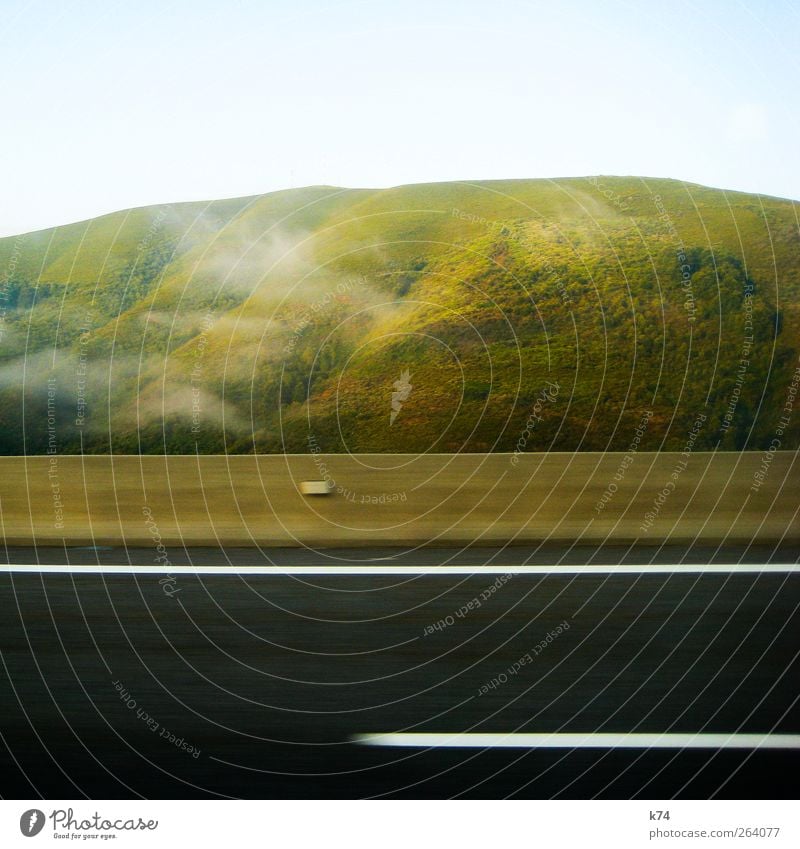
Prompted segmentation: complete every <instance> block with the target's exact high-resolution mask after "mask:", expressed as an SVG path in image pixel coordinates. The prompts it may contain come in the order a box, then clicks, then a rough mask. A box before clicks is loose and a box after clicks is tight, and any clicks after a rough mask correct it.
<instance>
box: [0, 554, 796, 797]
mask: <svg viewBox="0 0 800 849" xmlns="http://www.w3.org/2000/svg"><path fill="white" fill-rule="evenodd" d="M189 554H191V563H192V564H194V565H195V566H198V565H202V566H203V568H206V569H213V568H214V567H215V564H216V565H220V567H221V568H220V569H218V570H217V573H215V574H209V573H206V574H194V573H192V566H191V565H189V563H188V561H189V556H188V555H187V553H186V552H184V553H183V560H182V561H181V557H180V556H179V553H178V552H171V553H170V563H169V566H170V571H163V570H162V571H155V572H154V571H147V569H145V570H143V571H141V572H140V573H137V574H130V573H129V572H127V571H126V568H127V567H126V566H125V564H126V563H127V562H134V563H138V564H142V565H145V566H147V565H149V566H150V567H152V559H153V558H152V550H143V551H141V552H136V551H128V552H122V551H118V550H111V551H95V550H85V549H77V550H68V551H66V552H64V551H60V552H59V551H48V550H45V549H40V550H39V551H32V550H29V549H28V550H23V549H18V550H10V551H9V552H8V557H7V561H8V562H11V563H16V564H26V563H27V564H29V565H33V566H36V564H37V562H38V564H45V563H48V564H49V563H59V562H60V563H62V564H63V563H65V562H66V561H67V560H69V561H70V563H71V564H72V565H71V566H69V567H68V568H66V569H65V571H63V572H60V573H53V572H42V571H36V570H33V571H30V570H29V571H9V568H8V567H5V568H6V571H4V572H2V573H0V611H1V612H2V617H0V647H1V648H2V655H3V666H2V669H1V670H0V676H2V682H3V683H2V685H0V710H2V716H3V724H2V734H3V743H4V746H5V751H4V752H3V755H2V758H0V766H1V767H2V768H0V791H1V792H2V795H3V796H5V797H9V796H12V797H15V798H20V797H26V798H27V797H36V796H39V795H41V796H46V797H51V798H53V797H56V798H75V797H81V796H84V795H85V796H88V797H95V798H114V797H127V796H144V797H160V798H172V797H175V798H180V797H186V796H210V797H215V796H235V797H253V798H273V797H304V798H316V797H336V798H339V797H341V798H352V797H365V796H370V797H371V796H410V797H450V796H462V797H500V796H503V797H504V796H513V797H537V798H551V797H560V798H567V797H576V798H591V797H594V796H598V797H615V798H629V797H634V796H638V797H642V798H669V797H675V796H688V797H701V798H705V797H707V796H712V795H716V796H720V797H731V798H734V797H744V798H759V797H769V798H775V797H780V796H782V795H784V794H786V795H788V796H792V795H794V793H795V790H794V785H793V784H792V782H791V781H788V780H787V779H786V776H788V775H791V774H792V773H791V772H790V771H791V770H797V768H798V767H800V750H798V748H796V744H797V738H796V737H794V738H793V737H790V736H785V737H784V736H782V735H797V734H798V733H800V705H798V696H800V685H798V681H799V680H800V674H799V673H800V658H798V651H799V650H800V638H799V635H800V609H799V607H800V574H798V572H797V571H796V567H794V568H788V567H786V568H781V567H780V566H777V565H776V564H779V563H783V564H794V563H796V562H797V559H798V558H797V552H796V551H794V550H791V549H784V550H781V551H778V552H776V551H775V550H773V549H769V550H764V549H761V550H757V549H750V550H749V551H744V550H739V551H734V550H728V549H726V550H714V551H706V552H703V554H704V556H702V557H701V556H699V553H698V552H695V553H694V556H692V555H691V553H690V552H687V551H682V552H680V551H677V550H669V549H662V550H660V551H658V550H654V549H622V550H620V549H619V548H615V549H606V550H604V551H601V552H598V551H596V550H587V549H572V550H571V551H570V552H569V554H568V556H565V555H567V552H565V551H562V552H561V553H560V554H559V553H558V552H557V551H555V550H540V551H539V552H537V553H535V554H534V553H533V552H528V553H525V552H524V551H522V550H520V549H510V550H506V551H499V550H495V551H491V550H484V551H475V550H473V551H469V552H464V553H460V554H459V553H457V552H454V551H451V550H446V549H444V550H441V549H440V550H427V551H425V552H421V553H417V554H416V555H408V554H406V555H404V556H403V557H401V558H397V559H393V558H391V556H390V555H391V553H390V552H386V551H375V552H365V551H364V550H360V552H359V554H360V557H361V561H360V562H357V561H356V558H355V557H353V556H352V554H353V553H352V552H343V551H338V552H326V553H323V554H320V555H313V554H311V553H308V552H306V553H305V554H302V553H300V552H297V551H296V550H295V551H287V552H283V553H281V552H278V553H277V555H276V553H275V552H272V562H273V563H275V562H278V566H277V567H271V566H269V565H267V566H266V569H271V568H277V569H278V570H280V573H278V572H273V573H270V574H263V571H264V569H265V567H264V563H263V560H259V558H258V557H257V556H256V553H254V552H253V551H252V550H250V551H249V553H248V552H229V553H228V555H229V556H228V557H227V560H229V561H231V562H232V563H233V564H234V565H229V564H226V562H225V560H223V559H222V558H221V557H220V556H219V552H214V551H206V552H198V551H193V552H189ZM367 555H371V556H367ZM246 558H247V559H249V561H250V563H251V564H254V565H256V566H257V568H259V569H261V571H262V573H257V572H254V571H245V570H244V567H243V562H244V561H245V559H246ZM365 560H372V561H373V564H372V565H369V564H368V563H365V562H364V561H365ZM98 561H99V562H100V564H101V565H102V568H103V569H104V571H96V570H97V568H98V567H97V563H98ZM613 561H616V562H613ZM637 561H638V563H637ZM712 562H713V563H715V564H716V565H715V566H714V567H713V569H714V570H713V571H708V570H706V569H705V566H706V565H707V564H710V563H712ZM80 563H82V564H83V565H80ZM331 563H333V564H334V565H336V566H337V567H338V569H339V571H338V572H337V573H332V572H331V571H330V568H329V567H330V564H331ZM109 564H110V565H109ZM444 564H447V568H446V569H443V568H442V567H443V565H444ZM521 564H526V565H528V566H530V565H533V566H534V567H535V569H534V570H533V571H527V572H526V571H525V566H522V568H520V567H521ZM618 564H625V565H624V569H623V570H621V569H620V568H618ZM682 564H683V565H682ZM686 564H690V565H689V566H688V567H687V565H686ZM691 564H696V565H691ZM768 564H772V565H771V566H770V565H768ZM587 565H589V566H591V567H592V568H593V569H595V570H596V571H592V572H586V571H585V570H584V571H582V568H581V567H585V566H587ZM304 566H305V567H311V568H310V570H309V569H308V568H306V569H304V568H303V567H304ZM762 566H763V568H762ZM14 568H17V567H14ZM20 568H21V567H20ZM37 568H38V569H40V570H41V569H42V568H44V567H42V566H39V567H37ZM92 569H94V570H95V571H88V570H92ZM463 733H469V734H473V735H477V734H480V735H483V736H481V737H478V738H470V737H467V738H464V740H462V741H458V740H456V742H466V743H467V745H466V746H459V747H456V748H452V747H451V746H452V745H453V742H454V738H453V737H452V735H454V734H463ZM386 734H392V735H397V734H401V735H409V734H426V735H436V736H433V737H431V736H427V737H424V738H414V737H409V736H400V737H397V736H394V737H392V738H386V737H383V738H381V739H379V740H371V739H370V738H369V735H386ZM510 734H517V735H521V734H529V735H530V734H535V735H542V734H546V735H573V736H571V737H558V736H556V737H551V738H550V739H549V742H547V741H545V740H544V739H543V738H542V737H536V738H526V737H509V735H510ZM630 734H640V735H648V736H645V737H641V738H637V737H628V738H627V742H628V745H631V744H633V745H634V746H635V747H634V748H621V747H620V746H619V743H617V744H615V743H613V742H610V741H614V740H619V739H620V738H617V737H609V736H607V735H630ZM664 734H667V735H684V736H683V737H671V736H666V737H663V736H661V737H660V735H664ZM365 735H367V736H365ZM443 735H444V736H443ZM574 735H578V736H577V737H575V736H574ZM603 735H605V736H603ZM653 735H656V737H654V736H653ZM685 735H689V737H690V738H691V740H693V741H694V742H693V743H692V742H687V737H686V736H685ZM696 735H724V737H722V738H720V737H718V736H717V737H702V736H701V737H698V736H696ZM744 735H756V736H755V737H753V736H750V737H747V736H744ZM658 737H660V742H659V739H656V738H658ZM622 739H623V743H624V739H625V738H622ZM509 740H511V741H512V742H513V747H512V748H507V746H508V744H509ZM531 740H534V741H538V742H535V743H532V742H531ZM722 740H725V741H727V744H724V745H723V744H722V743H721V741H722ZM503 741H504V743H503ZM581 741H582V742H581ZM737 741H738V742H737ZM783 741H789V742H788V743H786V744H784V742H783ZM370 742H372V743H377V745H369V743H370ZM389 742H391V743H392V745H386V744H387V743H389ZM501 743H503V745H501ZM654 745H655V746H657V748H654V747H653V746H654ZM687 745H688V746H691V747H690V748H687ZM736 745H741V746H742V748H735V746H736ZM770 745H778V746H779V747H780V748H766V746H770ZM553 746H555V748H553ZM695 746H700V748H696V747H695Z"/></svg>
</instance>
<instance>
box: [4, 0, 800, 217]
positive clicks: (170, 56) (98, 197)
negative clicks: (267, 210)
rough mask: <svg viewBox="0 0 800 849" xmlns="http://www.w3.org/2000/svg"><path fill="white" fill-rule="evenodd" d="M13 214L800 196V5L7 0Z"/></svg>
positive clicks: (8, 194)
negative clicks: (543, 194)
mask: <svg viewBox="0 0 800 849" xmlns="http://www.w3.org/2000/svg"><path fill="white" fill-rule="evenodd" d="M0 9H2V12H3V14H2V29H1V30H0V73H1V74H2V80H3V90H2V91H3V94H2V111H0V116H1V117H0V151H2V156H1V157H0V182H1V184H2V192H3V203H2V206H1V207H0V234H11V233H18V232H22V231H26V230H30V229H35V228H40V227H45V226H49V225H52V224H59V223H66V222H69V221H74V220H78V219H82V218H87V217H90V216H93V215H97V214H100V213H103V212H108V211H111V210H114V209H121V208H124V207H129V206H139V205H142V204H149V203H159V202H169V201H179V200H197V199H206V198H217V197H230V196H235V195H245V194H254V193H258V192H265V191H271V190H275V189H281V188H287V187H292V186H303V185H309V184H316V183H326V184H332V185H343V186H390V185H396V184H399V183H410V182H424V181H432V180H457V179H468V180H471V179H487V178H501V177H558V176H572V175H586V174H637V175H644V176H659V177H676V178H680V179H684V180H690V181H694V182H700V183H706V184H708V185H713V186H720V187H724V188H732V189H743V190H747V191H753V192H760V193H764V194H774V195H781V196H787V197H793V198H800V166H799V165H798V161H797V158H798V149H800V144H799V143H798V141H799V139H800V133H798V130H799V129H800V109H799V108H798V107H800V94H798V92H800V55H799V54H798V50H797V48H798V45H800V6H798V4H797V3H796V2H794V0H774V2H773V0H747V1H746V2H737V0H730V2H713V1H712V0H702V2H695V3H691V2H685V0H670V2H663V1H662V0H659V2H653V3H648V2H636V0H631V1H630V2H621V0H608V2H579V0H565V2H552V0H551V1H550V2H538V0H484V2H472V0H443V2H436V0H429V2H417V0H411V1H410V2H408V1H407V0H402V2H401V1H400V0H396V2H384V0H370V2H352V0H344V2H317V0H311V2H310V1H309V0H295V2H280V3H278V2H270V0H262V2H255V1H254V0H253V2H251V0H240V2H237V0H232V2H224V3H223V2H218V3H213V2H207V1H206V0H191V2H190V1H189V0H177V2H169V0H166V2H163V3H162V2H149V0H137V2H115V0H98V2H94V0H77V2H76V0H73V2H68V0H62V2H50V0H48V1H47V2H41V0H40V2H36V1H35V0H34V2H23V0H0Z"/></svg>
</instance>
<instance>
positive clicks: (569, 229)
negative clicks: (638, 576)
mask: <svg viewBox="0 0 800 849" xmlns="http://www.w3.org/2000/svg"><path fill="white" fill-rule="evenodd" d="M681 246H683V249H684V251H685V254H686V259H685V260H679V259H678V255H679V253H680V252H681ZM681 265H685V266H686V268H687V269H688V270H689V273H690V279H689V282H688V289H684V288H683V287H682V285H681V283H682V276H681ZM0 269H2V270H4V272H5V273H4V274H3V277H2V278H0V281H2V287H3V294H4V297H5V299H4V300H2V301H0V308H2V309H3V316H2V341H1V342H0V403H1V406H0V434H2V436H0V439H1V440H2V442H0V451H2V452H3V453H22V452H23V451H27V452H29V453H32V452H44V451H46V450H47V448H48V445H55V446H56V447H57V449H58V450H60V451H80V450H83V451H90V452H106V451H109V450H113V451H115V452H123V451H143V452H163V451H169V452H194V451H195V450H199V451H201V452H202V451H213V452H219V451H252V450H259V451H279V450H283V449H286V450H292V451H305V450H308V446H309V443H308V436H309V431H310V432H311V433H312V434H313V438H314V440H316V444H317V445H318V446H319V447H320V449H321V450H323V451H342V450H346V449H349V450H353V451H418V450H438V451H458V450H473V451H482V450H513V449H514V447H515V445H517V442H518V439H519V437H520V434H521V433H523V432H525V431H526V424H527V423H528V422H529V421H535V423H534V424H533V427H532V428H531V429H530V430H529V432H528V439H527V442H526V445H525V449H526V450H545V449H548V448H551V449H560V450H572V449H584V450H603V449H617V450H625V449H626V448H627V447H628V445H629V444H630V442H631V440H632V438H633V432H634V430H635V428H636V426H637V424H638V422H639V421H640V420H641V417H642V415H643V414H644V413H645V411H652V419H651V421H650V425H649V427H648V428H647V431H646V433H645V434H644V438H643V443H642V447H647V448H651V449H655V448H659V447H669V448H673V449H681V448H683V446H684V444H685V442H686V433H687V431H688V430H689V429H690V428H691V426H692V423H693V422H694V421H695V420H696V418H697V416H698V414H700V413H702V414H704V415H706V416H707V419H706V421H705V423H704V425H703V427H702V428H701V430H700V433H699V435H698V438H697V443H696V445H697V447H705V448H713V447H715V446H717V445H719V446H721V447H722V448H742V447H749V448H757V449H760V448H764V447H766V446H768V445H769V444H770V443H771V442H772V440H773V438H774V436H775V432H776V426H777V423H778V422H779V420H780V418H781V415H782V407H783V405H784V401H785V398H786V394H787V391H788V389H789V385H790V383H791V380H792V375H793V373H794V369H795V367H796V365H797V355H798V344H797V342H798V338H800V314H799V313H798V309H799V308H800V307H799V306H798V305H799V303H800V301H799V299H798V294H800V235H799V231H798V218H797V212H796V207H795V205H794V204H793V203H792V202H791V201H785V200H780V199H775V198H760V197H756V196H752V195H747V194H741V193H735V192H722V191H720V190H715V189H709V188H706V187H702V186H696V185H687V184H683V183H678V182H675V181H670V180H650V179H648V180H643V179H639V178H615V177H598V178H590V179H580V178H576V179H564V180H558V181H550V180H514V181H491V182H478V183H440V184H429V185H417V186H402V187H398V188H394V189H388V190H344V189H337V188H331V187H310V188H307V189H300V190H292V191H286V192H277V193H273V194H269V195H262V196H254V197H251V198H243V199H234V200H228V201H215V202H211V203H209V204H205V203H191V204H175V205H171V206H166V207H148V208H143V209H137V210H130V211H127V212H119V213H114V214H112V215H107V216H103V217H101V218H98V219H94V220H92V221H89V222H82V223H79V224H72V225H68V226H65V227H61V228H56V229H55V230H49V231H42V232H39V233H33V234H28V235H26V236H23V237H19V238H16V239H15V238H8V239H2V240H0ZM686 291H689V292H690V293H691V295H692V296H693V298H694V304H693V310H692V311H691V313H690V312H689V311H687V309H686V305H685V300H686ZM749 292H752V300H751V299H750V296H749V294H748V293H749ZM692 315H693V316H694V320H693V321H691V320H690V318H691V316H692ZM751 319H752V321H751ZM748 338H752V345H751V346H750V347H749V350H747V351H745V355H744V356H743V348H746V344H745V343H746V341H747V340H748ZM743 359H744V360H747V362H746V363H742V360H743ZM406 369H407V370H408V371H409V372H410V373H411V378H410V382H411V384H412V389H411V392H410V393H409V395H408V398H407V399H406V400H405V401H404V402H403V406H402V409H401V411H400V412H399V414H398V416H397V419H396V421H395V423H394V424H393V425H391V426H390V423H389V421H390V420H389V413H390V410H391V397H392V392H393V389H394V387H393V382H394V381H396V380H397V379H398V378H399V377H400V374H401V372H403V371H404V370H406ZM48 379H51V381H52V382H51V383H50V384H49V386H50V389H51V390H52V392H51V395H52V397H51V400H50V404H51V409H50V412H51V413H52V414H53V415H51V416H50V425H51V431H48V408H47V404H48V383H47V381H48ZM84 381H85V382H84ZM547 381H555V382H557V383H558V384H559V387H560V389H559V392H558V395H557V397H555V398H553V399H552V400H550V401H547V402H545V403H544V404H541V403H540V404H539V407H536V402H537V397H538V396H539V393H540V392H541V390H542V388H543V387H544V386H545V385H546V384H547ZM84 401H85V402H86V406H85V413H86V415H85V418H84V419H83V421H82V423H81V424H76V417H77V416H78V415H79V414H80V412H82V411H83V409H84V408H83V407H82V404H83V402H84ZM733 401H735V404H734V405H733V407H731V404H732V402H733ZM729 409H730V410H732V412H733V416H732V420H731V422H730V424H729V426H725V423H724V421H723V416H724V415H725V412H726V410H729ZM534 410H535V411H536V413H537V415H539V417H540V418H539V419H536V420H533V419H530V418H529V417H530V414H531V412H532V411H534ZM798 444H800V413H798V414H796V415H793V416H792V417H791V421H790V424H789V427H788V429H786V430H785V432H784V433H783V435H782V447H784V448H788V447H791V448H795V447H797V446H798Z"/></svg>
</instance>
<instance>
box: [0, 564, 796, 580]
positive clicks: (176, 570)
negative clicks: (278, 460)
mask: <svg viewBox="0 0 800 849" xmlns="http://www.w3.org/2000/svg"><path fill="white" fill-rule="evenodd" d="M25 572H33V573H35V574H40V573H41V574H64V575H82V574H87V575H88V574H92V575H151V574H163V573H169V574H172V575H291V576H297V577H302V576H306V575H361V576H365V575H366V576H373V575H377V576H385V575H696V574H706V573H709V574H719V575H728V574H731V575H791V574H796V573H799V572H800V565H798V564H797V563H770V564H763V565H762V564H752V563H723V564H718V563H715V564H704V563H679V564H663V563H652V564H645V565H641V566H639V565H630V564H624V565H618V566H608V565H599V564H590V565H586V566H556V565H553V566H498V565H496V564H494V563H492V564H488V565H486V566H475V565H472V566H396V565H386V566H376V565H374V564H369V565H365V566H359V565H356V564H348V565H346V566H344V565H340V564H331V565H325V564H320V565H317V566H224V565H219V566H200V565H198V566H174V565H155V566H131V565H127V564H123V565H119V566H108V565H97V564H86V565H68V566H65V565H46V564H42V565H36V564H34V565H17V564H12V565H7V564H5V565H0V574H2V573H14V574H16V573H20V574H21V573H25Z"/></svg>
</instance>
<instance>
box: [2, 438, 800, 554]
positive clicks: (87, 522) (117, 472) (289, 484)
mask: <svg viewBox="0 0 800 849" xmlns="http://www.w3.org/2000/svg"><path fill="white" fill-rule="evenodd" d="M631 456H633V459H632V460H630V457H631ZM797 459H798V458H797V454H796V453H795V452H779V453H776V454H774V455H773V456H772V457H771V458H770V459H769V462H765V458H764V455H762V454H760V453H746V454H739V453H716V454H712V453H702V452H697V453H694V454H692V455H691V456H690V457H688V458H687V457H686V456H682V455H681V454H676V453H661V454H650V453H639V454H636V455H628V460H626V455H623V454H611V453H607V454H594V453H580V454H572V453H551V454H524V455H521V456H519V457H517V458H516V460H517V462H516V463H515V462H512V457H510V456H509V455H507V454H468V455H422V456H417V455H351V456H348V455H322V454H318V455H313V454H309V455H290V456H257V457H256V456H228V457H225V456H205V457H194V456H142V457H139V456H115V457H107V456H84V457H78V456H50V457H47V456H45V457H27V458H26V457H2V458H0V518H2V528H1V529H0V530H1V531H2V535H3V537H4V539H5V542H6V544H8V545H23V544H25V545H27V544H31V543H33V542H35V543H36V544H37V545H61V544H63V543H65V542H66V543H68V544H121V543H125V544H127V545H152V544H156V545H157V544H158V543H163V544H165V545H174V544H184V545H216V544H223V545H256V544H257V545H260V546H287V545H288V546H291V545H309V546H315V547H319V546H351V545H391V544H399V545H404V546H409V545H423V544H433V545H437V544H438V545H444V544H452V543H464V542H470V541H473V540H474V541H476V542H478V543H485V544H497V543H507V542H511V543H519V544H523V543H524V544H529V543H531V542H540V541H545V540H547V541H553V542H556V541H559V542H561V541H564V540H569V541H582V542H587V543H588V542H591V543H596V542H598V541H603V540H609V541H615V542H630V541H633V540H638V541H639V542H643V543H647V542H652V543H661V542H664V541H671V542H679V541H680V542H685V541H687V540H701V541H706V542H709V541H710V542H731V543H734V542H736V543H741V542H749V541H758V542H777V541H780V540H783V541H784V542H789V541H797V540H798V539H800V523H799V521H798V506H800V486H799V485H798V484H800V475H798V469H799V468H800V465H799V464H798V462H797ZM307 479H328V480H329V481H330V482H331V486H332V487H333V492H332V495H331V496H330V497H328V498H309V497H307V496H303V495H302V494H301V493H300V482H301V481H303V480H307Z"/></svg>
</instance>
